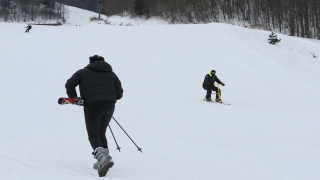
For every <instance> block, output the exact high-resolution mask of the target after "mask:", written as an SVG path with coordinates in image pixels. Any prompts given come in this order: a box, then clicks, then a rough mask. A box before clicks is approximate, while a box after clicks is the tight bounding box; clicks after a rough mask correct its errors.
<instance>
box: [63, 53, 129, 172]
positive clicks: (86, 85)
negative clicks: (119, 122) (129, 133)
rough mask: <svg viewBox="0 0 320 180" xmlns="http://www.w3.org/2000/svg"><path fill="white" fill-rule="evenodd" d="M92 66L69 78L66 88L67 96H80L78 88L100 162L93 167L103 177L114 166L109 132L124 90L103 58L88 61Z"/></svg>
mask: <svg viewBox="0 0 320 180" xmlns="http://www.w3.org/2000/svg"><path fill="white" fill-rule="evenodd" d="M89 59H90V64H89V65H87V66H86V67H85V68H84V69H80V70H78V71H77V72H76V73H74V74H73V75H72V77H71V78H70V79H68V81H67V83H66V85H65V87H66V89H67V94H68V97H70V98H74V97H78V95H77V91H76V86H78V85H79V89H80V95H81V98H82V99H83V100H84V103H83V106H84V108H83V110H84V117H85V123H86V128H87V133H88V137H89V141H90V144H91V146H92V149H93V153H92V154H93V155H94V156H95V158H96V159H97V162H96V163H95V164H94V165H93V168H94V169H97V170H98V174H99V176H100V177H103V176H105V175H106V174H107V172H108V171H109V168H111V167H112V166H113V165H114V162H113V160H112V158H111V156H110V155H109V149H108V142H107V138H106V135H105V133H106V129H107V127H108V126H109V123H110V120H111V118H112V116H113V112H114V109H115V103H116V101H117V100H119V99H121V98H122V94H123V89H122V86H121V82H120V80H119V78H118V77H117V75H116V74H115V73H114V72H113V71H112V68H111V66H110V65H109V64H108V63H107V62H105V61H104V58H103V57H101V56H97V55H95V56H92V57H90V58H89Z"/></svg>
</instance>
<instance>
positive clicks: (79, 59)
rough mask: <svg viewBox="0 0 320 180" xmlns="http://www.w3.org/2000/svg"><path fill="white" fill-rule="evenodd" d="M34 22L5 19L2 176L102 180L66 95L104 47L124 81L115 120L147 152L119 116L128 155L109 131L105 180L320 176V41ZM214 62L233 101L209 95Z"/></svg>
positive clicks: (222, 28) (227, 30) (215, 28)
mask: <svg viewBox="0 0 320 180" xmlns="http://www.w3.org/2000/svg"><path fill="white" fill-rule="evenodd" d="M77 13H80V15H81V12H80V11H79V10H78V11H77ZM83 21H86V18H84V19H83ZM70 22H72V20H70ZM79 22H80V21H79ZM81 22H82V21H81ZM159 24H162V23H161V22H159ZM23 28H24V25H22V24H15V23H10V24H9V23H0V39H1V41H0V43H1V53H0V57H1V60H0V73H1V76H0V84H1V88H0V95H1V103H0V114H1V116H0V179H1V180H2V179H3V180H7V179H8V180H9V179H10V180H12V179H14V180H35V179H46V180H51V179H52V180H56V179H63V180H65V179H77V180H90V179H97V178H98V174H97V172H96V170H94V169H92V164H93V163H94V162H95V159H93V158H92V155H91V152H92V149H91V147H90V144H89V142H88V140H87V134H86V130H85V123H84V118H83V110H82V107H79V106H72V105H65V106H60V105H58V104H57V99H58V98H59V97H63V96H66V92H65V88H64V85H65V82H66V80H67V79H68V78H70V76H71V75H72V74H73V73H74V72H75V71H77V70H78V69H81V68H83V67H84V66H86V65H87V64H88V62H89V59H88V57H89V56H92V55H95V54H98V55H101V56H104V57H105V59H106V61H107V62H108V63H110V64H111V65H112V67H113V69H114V71H115V73H116V74H117V75H118V76H119V78H120V80H121V81H122V85H123V88H124V97H123V99H121V100H120V101H118V102H117V104H116V111H115V114H114V117H115V118H116V119H117V120H118V121H119V123H120V124H121V125H122V126H123V127H124V129H125V130H126V131H127V132H128V133H129V135H131V137H132V138H133V140H135V142H136V143H137V144H138V145H139V147H141V148H142V151H143V153H140V152H139V151H137V148H136V147H135V146H134V145H133V144H132V143H131V141H130V140H129V139H128V138H127V137H126V135H125V134H124V133H123V132H122V130H121V129H120V128H119V127H118V126H117V124H116V123H115V122H113V121H112V122H111V127H112V129H113V131H114V134H115V136H116V138H117V141H118V143H119V145H120V147H121V152H117V150H116V146H115V143H114V142H113V139H112V136H111V134H110V132H109V131H108V132H107V137H108V139H109V146H110V149H111V155H112V157H113V159H114V161H115V166H114V167H113V168H112V169H110V171H109V173H108V174H107V176H106V177H105V178H108V179H113V180H129V179H130V180H150V179H153V180H212V179H219V180H293V179H297V180H298V179H299V180H318V179H320V171H319V170H320V141H319V137H320V131H319V129H320V112H319V110H320V96H319V93H320V71H319V69H320V58H319V56H320V44H319V43H314V42H313V41H309V40H305V39H301V38H296V37H289V36H284V35H278V37H279V38H281V39H282V41H281V43H280V44H278V45H275V46H272V45H269V44H268V43H267V39H268V35H269V34H270V32H266V31H259V30H252V29H246V28H242V27H237V26H232V25H227V24H219V23H212V24H207V25H169V26H164V25H153V26H108V25H105V26H91V25H90V23H89V22H86V23H84V24H83V25H82V26H80V27H79V26H60V27H51V26H33V28H32V30H31V31H30V33H24V29H23ZM314 56H316V57H318V58H314ZM211 69H215V70H216V71H217V76H218V77H219V78H220V80H221V81H222V82H224V83H225V84H226V86H224V87H222V99H223V100H224V101H225V102H228V103H231V104H232V105H231V106H225V105H220V104H210V103H206V102H203V101H202V99H203V97H204V96H205V91H204V90H203V89H202V82H203V79H204V76H205V74H206V73H207V72H209V71H210V70H211Z"/></svg>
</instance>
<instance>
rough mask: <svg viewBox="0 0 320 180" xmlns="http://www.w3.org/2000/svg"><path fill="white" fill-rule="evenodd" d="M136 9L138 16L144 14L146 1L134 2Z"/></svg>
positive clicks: (138, 0) (137, 0)
mask: <svg viewBox="0 0 320 180" xmlns="http://www.w3.org/2000/svg"><path fill="white" fill-rule="evenodd" d="M134 10H135V12H136V15H137V16H142V15H144V2H143V0H136V1H135V2H134Z"/></svg>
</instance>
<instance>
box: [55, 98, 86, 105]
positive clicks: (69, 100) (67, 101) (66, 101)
mask: <svg viewBox="0 0 320 180" xmlns="http://www.w3.org/2000/svg"><path fill="white" fill-rule="evenodd" d="M58 104H60V105H65V104H73V105H78V106H82V105H83V100H82V99H81V98H65V97H62V98H59V99H58Z"/></svg>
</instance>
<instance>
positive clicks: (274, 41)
mask: <svg viewBox="0 0 320 180" xmlns="http://www.w3.org/2000/svg"><path fill="white" fill-rule="evenodd" d="M268 41H269V44H272V45H275V44H277V43H279V42H281V39H278V37H277V35H276V34H275V33H274V32H272V33H271V34H270V35H269V39H268Z"/></svg>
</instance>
